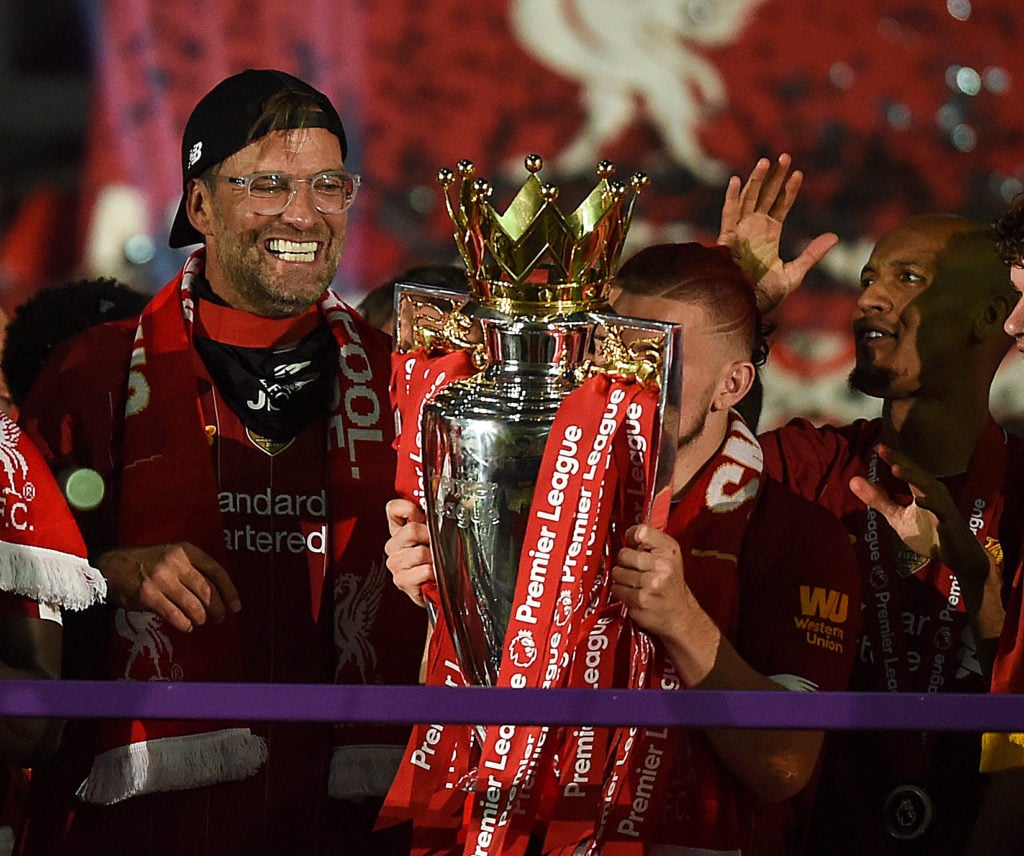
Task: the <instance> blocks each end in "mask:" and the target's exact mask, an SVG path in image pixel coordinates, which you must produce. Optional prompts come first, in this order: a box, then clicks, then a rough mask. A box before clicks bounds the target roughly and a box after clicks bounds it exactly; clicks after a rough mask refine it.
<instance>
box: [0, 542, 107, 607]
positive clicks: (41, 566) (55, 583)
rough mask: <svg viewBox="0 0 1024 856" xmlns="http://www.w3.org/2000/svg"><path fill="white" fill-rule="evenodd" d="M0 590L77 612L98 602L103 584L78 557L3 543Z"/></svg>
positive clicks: (0, 548) (104, 592)
mask: <svg viewBox="0 0 1024 856" xmlns="http://www.w3.org/2000/svg"><path fill="white" fill-rule="evenodd" d="M0 590H3V591H9V592H13V593H14V594H17V595H20V596H22V597H27V598H31V599H32V600H34V601H37V602H39V603H46V604H52V605H55V606H59V607H61V608H62V609H76V610H77V609H85V608H86V607H89V606H92V605H93V604H94V603H100V602H102V601H103V600H104V598H106V596H107V582H106V580H105V579H104V578H103V575H102V574H101V573H100V572H99V571H98V570H96V569H95V568H94V567H92V566H91V565H90V564H89V562H88V560H87V559H83V558H81V557H80V556H75V555H74V554H72V553H62V552H60V551H59V550H50V549H47V548H46V547H34V546H30V545H27V544H12V543H10V542H8V541H5V542H2V543H0Z"/></svg>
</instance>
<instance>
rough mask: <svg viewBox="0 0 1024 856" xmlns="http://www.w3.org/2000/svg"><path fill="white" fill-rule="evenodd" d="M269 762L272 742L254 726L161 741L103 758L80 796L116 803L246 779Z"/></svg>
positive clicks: (98, 758)
mask: <svg viewBox="0 0 1024 856" xmlns="http://www.w3.org/2000/svg"><path fill="white" fill-rule="evenodd" d="M266 761H267V744H266V741H264V739H263V738H262V737H258V736H256V735H254V734H253V733H252V732H251V731H249V729H248V728H228V729H224V730H221V731H211V732H207V733H202V734H186V735H183V736H180V737H161V738H158V739H156V740H144V741H142V742H141V743H132V744H131V745H130V746H118V747H117V748H116V749H111V750H109V751H107V752H104V753H103V754H102V755H97V756H96V758H95V759H94V760H93V762H92V769H91V770H90V771H89V776H88V778H86V780H85V781H84V782H82V784H81V785H80V786H79V788H78V792H77V793H78V797H79V798H80V799H81V800H83V801H84V802H88V803H96V804H98V805H113V804H114V803H118V802H121V801H122V800H126V799H128V798H129V797H135V796H139V795H141V794H150V793H155V792H158V791H182V790H188V789H190V788H199V787H202V786H203V785H212V784H214V783H216V782H237V781H241V780H242V779H247V778H249V777H250V776H252V775H254V774H255V773H256V771H257V770H258V769H259V768H260V767H262V766H263V765H264V764H265V763H266Z"/></svg>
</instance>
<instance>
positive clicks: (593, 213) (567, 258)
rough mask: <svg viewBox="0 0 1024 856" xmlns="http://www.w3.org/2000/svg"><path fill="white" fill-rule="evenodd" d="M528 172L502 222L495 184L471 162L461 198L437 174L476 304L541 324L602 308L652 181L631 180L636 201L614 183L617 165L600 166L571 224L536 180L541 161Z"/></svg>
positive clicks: (445, 172)
mask: <svg viewBox="0 0 1024 856" xmlns="http://www.w3.org/2000/svg"><path fill="white" fill-rule="evenodd" d="M525 165H526V169H527V171H528V172H529V173H530V175H529V176H528V177H527V179H526V182H525V183H524V184H523V186H522V187H521V188H520V189H519V192H518V193H517V194H516V196H515V198H514V199H513V200H512V202H511V203H510V204H509V206H508V208H507V209H506V211H505V213H504V214H501V213H499V212H498V211H496V210H495V209H494V207H493V206H492V205H491V202H490V198H491V195H492V193H493V187H492V186H491V184H490V182H489V181H487V180H486V179H482V178H473V173H474V166H473V164H472V162H470V161H468V160H463V161H459V164H458V172H459V175H460V176H461V179H462V181H461V186H460V189H459V191H458V193H457V198H454V197H456V194H455V192H454V191H453V185H454V184H455V175H454V174H453V173H452V171H451V170H450V169H442V170H441V171H440V172H439V173H438V180H439V181H440V182H441V184H442V186H443V187H444V195H445V202H446V204H447V206H448V213H449V215H450V216H451V218H452V222H454V224H455V226H456V232H455V242H456V244H457V245H458V248H459V253H460V254H461V255H462V259H463V261H464V262H465V264H466V270H467V273H468V274H469V278H470V290H471V292H472V295H473V297H474V299H476V300H478V301H479V302H480V303H482V304H484V305H485V306H490V307H493V308H495V309H497V310H499V311H501V312H505V313H508V314H515V315H535V316H539V317H546V316H551V315H556V314H565V313H571V312H577V311H585V310H590V309H595V308H597V307H599V306H602V305H604V303H605V302H606V296H607V291H608V282H609V280H611V278H612V276H613V275H614V273H615V269H616V267H617V266H618V262H619V256H620V255H621V253H622V247H623V244H625V241H626V233H627V232H628V231H629V225H630V222H631V221H632V218H633V207H634V205H635V203H636V197H637V195H638V194H639V193H640V191H641V190H642V189H643V188H645V187H646V186H647V185H648V184H649V183H650V180H649V179H648V177H647V176H646V175H644V174H643V173H636V174H635V175H633V177H632V178H631V179H630V185H631V186H632V188H633V191H634V192H633V193H632V194H630V193H629V188H628V187H627V186H626V185H625V184H623V183H622V182H619V181H613V180H612V176H613V175H614V174H615V166H614V164H612V163H611V162H610V161H601V163H599V164H598V165H597V174H598V176H599V178H600V181H599V182H598V183H597V186H596V187H594V189H593V190H592V191H591V192H590V193H589V194H588V195H587V197H586V198H585V199H584V200H583V201H582V202H581V203H580V205H579V207H578V208H577V209H576V210H575V211H574V212H573V213H572V214H570V215H569V216H566V215H565V214H563V213H562V212H561V211H560V210H559V208H558V205H557V204H556V200H557V199H558V188H557V187H555V186H553V185H551V184H545V183H542V182H541V180H540V178H539V177H538V175H537V173H539V172H540V170H541V169H542V168H543V166H544V161H543V159H542V158H541V157H540V155H528V156H527V157H526V159H525Z"/></svg>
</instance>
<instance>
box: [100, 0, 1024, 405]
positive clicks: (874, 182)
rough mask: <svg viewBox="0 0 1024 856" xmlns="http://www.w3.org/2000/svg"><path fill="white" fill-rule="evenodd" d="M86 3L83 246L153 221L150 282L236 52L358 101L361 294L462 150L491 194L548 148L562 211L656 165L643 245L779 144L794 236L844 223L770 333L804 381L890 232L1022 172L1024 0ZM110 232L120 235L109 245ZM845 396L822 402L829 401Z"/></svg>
mask: <svg viewBox="0 0 1024 856" xmlns="http://www.w3.org/2000/svg"><path fill="white" fill-rule="evenodd" d="M85 8H86V9H87V10H88V11H89V15H90V24H91V32H92V35H93V43H94V53H95V66H94V68H95V83H96V98H95V122H94V127H93V133H92V135H91V145H90V158H89V164H88V172H87V177H88V180H87V183H86V188H85V194H84V195H85V201H86V204H87V205H88V206H92V207H90V208H89V211H90V212H91V213H92V217H91V220H90V221H89V222H91V224H92V231H91V232H90V243H89V247H90V248H91V249H90V252H91V253H92V257H93V258H97V259H103V258H122V257H123V252H122V247H121V245H122V244H123V243H124V240H125V238H126V237H127V236H128V235H129V233H131V232H133V231H138V230H139V228H140V225H142V223H140V221H143V222H144V224H145V229H146V230H147V231H149V232H150V233H151V234H152V236H153V240H154V242H155V245H156V247H157V249H158V253H157V256H156V258H155V260H154V261H153V262H151V263H150V264H149V266H148V269H147V270H148V272H149V273H150V274H151V279H152V282H151V283H150V285H151V286H152V287H156V286H157V285H158V284H160V282H161V281H162V280H163V279H164V278H166V276H165V275H169V274H168V271H169V270H170V268H171V267H173V266H174V264H176V262H177V257H176V256H172V255H171V254H170V251H169V250H166V249H164V247H165V236H166V230H167V218H168V212H169V211H170V209H171V208H172V207H173V205H174V203H175V201H176V200H177V198H178V194H179V192H180V156H179V145H180V134H181V130H182V128H183V126H184V123H185V120H186V117H187V115H188V113H189V110H190V109H191V107H192V105H193V104H194V103H195V101H196V100H197V99H198V98H199V97H200V96H201V95H202V94H203V93H204V92H206V91H207V90H208V89H209V88H210V87H212V86H213V85H214V84H215V83H216V82H217V81H218V80H219V79H221V78H222V77H224V76H225V75H227V74H229V73H232V72H234V71H237V70H240V69H242V68H245V67H247V66H256V67H270V66H276V67H280V68H283V69H285V70H287V71H291V72H293V73H295V74H298V75H299V76H301V77H304V78H306V79H308V80H310V81H311V82H313V83H314V84H316V85H317V86H319V87H320V88H322V89H323V90H325V91H326V92H328V93H329V94H330V95H331V97H332V98H334V99H335V101H336V103H337V104H338V106H339V109H340V112H341V114H342V116H343V118H344V120H345V121H346V126H347V129H348V131H349V135H350V139H351V155H350V159H349V161H350V163H349V165H350V167H351V168H353V169H355V170H356V171H358V172H360V173H361V174H362V175H363V177H364V184H363V188H362V190H361V191H360V194H361V195H360V199H359V200H358V203H357V206H356V209H354V213H353V219H352V226H351V234H350V240H349V246H348V248H347V250H346V256H345V259H344V261H343V263H342V270H341V272H340V274H339V280H338V283H337V287H338V289H339V290H340V291H341V292H342V293H343V294H345V295H346V296H350V297H352V296H359V295H360V294H361V293H362V292H363V291H365V290H367V289H369V288H370V287H372V286H373V285H375V284H377V283H378V282H382V281H384V280H386V279H388V278H390V277H391V276H393V275H395V274H397V273H399V272H400V271H402V270H403V269H405V268H406V267H408V266H410V265H412V264H418V263H424V262H443V261H449V260H451V259H452V257H453V254H454V245H453V242H452V241H451V238H450V226H449V224H448V220H447V216H446V215H445V213H444V206H443V204H442V203H441V195H440V192H439V189H438V185H437V182H436V174H437V170H438V168H439V167H442V166H454V165H455V163H456V162H457V161H458V160H459V159H461V158H469V159H471V160H473V161H474V162H476V163H477V165H478V172H479V174H480V175H483V176H485V177H488V178H490V179H491V180H492V181H493V183H494V184H495V188H496V189H495V198H496V199H497V200H498V201H499V204H500V203H501V201H502V200H503V199H511V196H512V194H513V192H514V190H515V188H516V187H517V186H518V185H519V183H520V182H521V181H522V179H523V178H524V176H525V173H524V171H523V169H522V157H523V155H525V154H527V153H529V152H537V153H539V154H541V155H542V156H544V157H545V160H546V162H547V164H548V167H547V169H546V170H545V173H544V175H545V177H546V178H547V179H549V180H551V181H553V182H554V183H556V184H558V185H559V186H560V187H561V189H562V196H561V199H562V200H563V205H564V206H566V207H569V206H571V205H572V204H573V202H574V200H575V199H582V197H583V195H584V194H585V193H586V192H587V191H588V190H589V189H590V187H591V186H592V185H593V183H594V181H595V180H596V179H595V176H594V172H593V170H594V166H595V165H596V163H597V161H598V160H599V159H601V158H609V159H611V160H613V161H615V162H616V164H617V165H618V167H619V171H620V174H621V175H623V176H627V175H628V174H630V173H632V172H633V171H635V170H638V169H639V170H644V171H646V172H648V173H649V174H650V176H651V178H652V182H653V186H652V189H651V190H650V191H649V192H646V193H645V194H644V195H643V197H642V198H641V200H640V203H639V206H638V214H637V219H636V221H635V225H634V228H633V232H632V237H631V244H632V245H633V246H637V245H640V244H644V243H649V242H652V241H655V240H678V239H685V238H688V237H696V238H698V239H710V238H713V236H714V235H715V234H716V232H717V218H718V212H719V208H720V204H721V198H722V193H723V188H724V183H725V181H726V179H727V177H728V175H729V174H730V173H737V174H742V175H745V174H746V173H747V171H748V170H749V169H750V167H751V166H752V164H753V162H754V161H755V159H756V158H757V157H758V156H759V155H762V154H775V153H778V152H780V151H789V152H791V153H792V154H793V156H794V161H795V162H796V164H797V165H798V166H799V167H801V168H803V169H804V170H805V172H806V173H807V181H806V183H805V186H804V187H805V189H804V191H803V194H802V197H801V200H800V203H799V205H798V206H797V208H796V209H795V210H794V211H793V213H792V215H791V222H790V224H789V227H788V234H787V240H788V241H789V246H788V248H787V251H788V252H789V253H793V252H794V251H795V249H796V248H797V247H798V246H799V245H800V244H801V243H802V242H803V241H805V240H806V239H807V238H808V237H809V236H811V235H813V234H816V233H818V232H820V231H823V230H826V229H829V230H834V231H837V232H838V233H839V234H840V236H841V237H842V239H843V244H842V245H841V246H840V248H838V249H837V250H836V251H834V252H833V253H832V254H831V255H830V257H829V258H828V259H827V260H826V263H825V264H823V265H822V266H821V269H820V270H818V271H816V272H815V273H814V274H812V277H811V280H810V281H809V283H808V287H807V294H808V295H809V296H808V297H806V298H801V299H802V300H803V299H806V300H809V301H818V302H816V303H813V304H809V305H812V306H813V311H811V312H808V311H807V307H806V306H805V307H804V308H803V309H801V308H800V307H799V306H796V305H795V304H796V303H797V302H798V301H796V299H794V306H793V307H792V308H791V311H792V312H793V313H794V314H795V315H796V316H808V317H812V318H813V321H812V323H811V325H810V327H809V328H808V327H804V328H801V329H800V330H799V331H797V333H798V334H799V335H798V338H797V339H795V340H789V339H787V330H786V329H784V328H783V329H782V330H781V331H780V335H779V336H777V338H776V346H775V347H776V353H777V354H778V355H779V359H778V360H777V362H778V363H780V364H782V366H786V367H787V368H785V369H783V368H782V366H780V367H779V370H780V371H781V372H782V373H783V374H786V376H787V377H789V378H790V379H792V378H797V379H800V378H801V377H802V376H801V373H804V374H803V377H802V380H801V382H802V383H804V384H805V385H810V384H811V383H812V382H814V383H816V382H818V381H820V380H821V377H822V376H827V378H829V384H832V380H834V379H835V378H833V377H832V375H833V374H835V377H836V378H841V376H842V374H844V373H845V365H846V362H844V359H843V353H842V348H843V347H844V346H843V344H842V343H841V342H840V341H839V340H838V339H835V340H834V339H829V338H827V337H828V336H829V335H839V336H842V335H843V334H844V332H845V327H846V318H847V317H848V314H847V313H848V311H849V306H851V305H852V303H851V302H849V301H850V291H849V288H850V284H851V283H853V282H855V281H856V276H857V273H858V272H859V268H860V266H861V264H862V263H863V261H864V259H865V258H866V255H867V251H868V248H869V247H870V243H871V242H872V241H873V240H874V239H875V238H876V237H877V236H878V235H879V234H880V232H881V231H883V230H884V229H886V228H888V227H890V226H892V225H893V224H894V223H896V222H898V221H899V220H900V219H901V218H902V217H904V216H906V215H907V214H910V213H915V212H921V211H927V210H942V211H952V212H957V213H963V214H968V215H972V216H976V217H981V218H984V219H991V218H992V217H994V216H996V215H997V214H998V213H1000V212H1001V211H1002V210H1003V209H1004V208H1005V206H1006V205H1007V202H1008V200H1009V199H1010V198H1012V196H1013V195H1014V194H1015V193H1016V192H1017V191H1018V190H1019V189H1020V188H1021V187H1024V118H1022V114H1021V111H1020V108H1019V104H1020V100H1021V98H1020V95H1021V88H1022V86H1024V53H1022V52H1021V51H1020V50H1019V45H1020V43H1021V36H1022V35H1024V23H1022V19H1021V16H1020V14H1019V2H1018V0H986V2H984V3H981V2H975V3H971V2H970V0H947V2H945V3H935V2H930V0H874V2H868V3H857V4H850V3H844V4H832V3H822V2H820V0H716V1H715V2H693V0H686V2H684V0H630V2H628V3H624V2H622V0H493V2H489V3H479V2H472V1H471V0H431V2H429V3H426V2H411V0H370V2H363V3H337V2H331V0H307V2H304V3H302V4H301V6H296V4H294V3H292V2H285V0H262V2H259V3H254V2H252V0H220V2H212V0H159V2H158V0H103V2H100V0H91V2H89V3H86V5H85ZM112 187H115V188H121V189H123V190H124V191H125V193H122V194H120V195H118V194H110V193H109V190H110V188H112ZM126 200H127V201H126ZM118 205H121V206H122V213H121V215H120V216H118V215H117V213H116V210H117V206H118ZM112 211H113V213H112ZM97 224H102V225H99V226H98V225H97ZM108 224H114V225H108ZM105 245H106V246H108V247H109V246H110V245H113V248H114V249H113V251H112V252H110V251H108V252H107V253H106V255H104V253H103V252H100V251H99V250H100V249H102V247H103V246H105ZM628 252H629V248H627V253H628ZM100 272H102V271H100ZM812 293H813V294H814V295H816V296H811V295H812ZM821 301H824V304H822V303H821ZM844 301H847V303H845V304H844ZM826 304H827V306H828V307H830V308H828V309H827V310H826V311H818V309H819V308H820V306H822V305H826ZM837 306H838V307H839V309H838V310H836V309H835V307H837ZM835 319H840V320H839V321H838V322H837V321H836V320H835ZM808 330H809V331H810V334H809V335H810V337H809V338H808V337H807V331H808ZM819 334H820V335H819ZM799 336H803V339H800V338H799ZM821 336H826V338H825V339H822V338H821ZM787 348H788V349H789V351H790V352H789V353H788V354H785V355H783V353H782V352H783V351H784V350H785V349H787ZM837 349H838V350H837ZM823 351H824V358H823V359H821V360H820V364H819V358H820V357H821V356H822V352H823ZM804 363H806V364H807V365H804ZM808 366H810V368H808ZM815 366H818V367H815ZM837 366H838V367H839V370H838V371H837V370H836V367H837ZM808 371H809V372H810V374H809V375H808V374H807V372H808ZM837 382H841V381H837ZM832 385H834V384H832ZM767 404H768V402H767V400H766V405H767ZM846 406H847V403H846V402H844V401H842V400H840V401H839V402H838V403H836V404H832V405H828V404H826V405H822V406H820V407H819V406H818V405H817V404H815V405H814V406H813V408H812V409H815V410H818V411H825V412H824V413H823V414H822V415H823V416H824V417H826V418H827V417H832V416H835V417H839V418H841V417H843V416H844V415H845V414H844V412H843V409H844V408H845V407H846Z"/></svg>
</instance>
